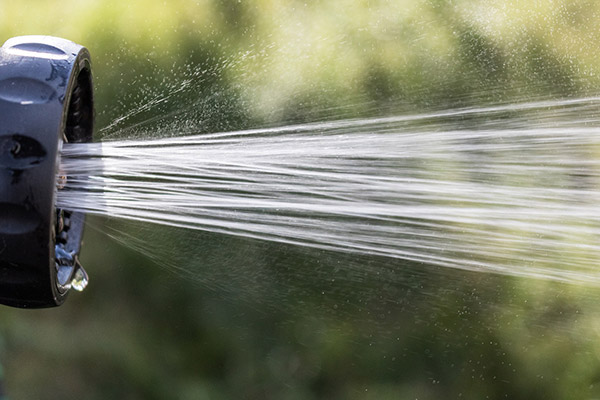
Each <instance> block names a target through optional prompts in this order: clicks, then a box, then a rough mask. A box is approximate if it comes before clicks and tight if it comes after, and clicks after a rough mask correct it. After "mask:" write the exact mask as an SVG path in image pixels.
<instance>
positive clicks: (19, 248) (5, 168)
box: [0, 36, 94, 308]
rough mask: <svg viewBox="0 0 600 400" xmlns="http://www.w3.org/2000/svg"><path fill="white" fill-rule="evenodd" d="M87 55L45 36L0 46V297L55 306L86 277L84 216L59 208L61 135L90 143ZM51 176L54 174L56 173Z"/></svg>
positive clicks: (0, 300)
mask: <svg viewBox="0 0 600 400" xmlns="http://www.w3.org/2000/svg"><path fill="white" fill-rule="evenodd" d="M93 124H94V109H93V86H92V74H91V63H90V55H89V52H88V51H87V49H86V48H84V47H82V46H80V45H77V44H75V43H73V42H70V41H68V40H64V39H59V38H55V37H50V36H22V37H16V38H13V39H10V40H8V41H7V42H6V43H4V45H3V46H2V47H1V48H0V304H5V305H9V306H14V307H23V308H41V307H52V306H57V305H60V304H62V303H63V302H64V300H65V298H66V296H67V294H68V292H69V291H70V289H71V288H73V289H76V290H82V289H83V288H84V287H85V286H86V285H87V282H88V277H87V274H86V272H85V271H84V270H83V268H82V267H81V264H80V263H79V259H78V256H79V250H80V247H81V238H82V234H83V227H84V218H85V217H84V215H83V214H81V213H76V212H70V211H68V210H61V209H57V208H56V206H55V198H56V191H57V190H61V189H60V187H61V186H64V179H68V176H67V175H65V173H64V172H63V171H61V170H60V151H61V148H62V144H63V143H64V142H75V143H81V142H89V141H91V140H92V134H93ZM57 176H58V177H59V178H58V179H57ZM61 179H62V184H61Z"/></svg>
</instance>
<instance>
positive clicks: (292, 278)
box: [0, 0, 600, 399]
mask: <svg viewBox="0 0 600 400" xmlns="http://www.w3.org/2000/svg"><path fill="white" fill-rule="evenodd" d="M0 5H1V7H0V33H1V37H3V38H4V39H8V38H10V37H12V36H17V35H25V34H47V35H54V36H61V37H65V38H69V39H71V40H73V41H76V42H78V43H81V44H84V45H86V46H87V47H88V48H89V49H90V52H91V54H92V57H93V61H94V65H93V72H94V83H95V90H96V111H97V124H98V128H99V130H98V134H97V137H98V138H99V139H100V138H104V139H114V138H128V137H156V136H167V135H183V134H190V133H199V132H211V131H217V130H219V131H220V130H234V129H243V128H248V127H263V126H274V125H282V124H289V123H297V122H304V121H320V120H326V119H338V118H358V117H363V116H382V115H396V114H404V113H414V112H423V111H426V110H432V109H445V108H448V107H453V108H454V107H463V106H473V105H484V104H497V103H507V102H521V101H532V100H536V99H554V98H565V97H579V96H589V95H594V94H596V93H598V91H599V88H600V58H599V55H598V54H599V52H598V48H600V27H599V24H598V23H597V21H600V3H598V2H596V1H592V0H574V1H567V0H508V1H504V0H497V1H483V0H482V1H476V0H454V1H452V0H396V1H384V0H381V1H369V0H334V1H309V2H304V1H295V0H287V1H285V0H254V1H250V0H242V1H219V0H203V1H188V0H173V1H169V2H166V1H164V2H163V1H149V0H144V1H142V0H133V1H116V0H114V1H100V0H86V1H81V0H79V1H75V0H65V1H61V2H58V1H46V0H32V1H28V2H23V1H6V0H0ZM534 251H535V250H534ZM515 262H519V260H515ZM83 264H84V265H85V266H86V269H87V270H88V272H89V273H90V275H91V283H90V286H89V287H88V289H87V290H86V291H85V292H84V293H82V294H75V295H72V296H71V298H70V299H69V300H68V301H67V302H66V303H65V304H64V305H63V306H62V307H60V308H57V309H49V310H37V311H30V310H14V309H9V308H5V307H4V308H1V309H0V327H1V328H0V329H1V330H0V338H1V341H0V351H1V352H0V361H1V363H2V366H3V370H4V375H3V376H4V381H5V385H6V388H7V392H8V394H9V397H10V398H11V399H56V398H59V397H60V398H64V399H107V398H119V399H121V398H122V399H167V398H168V399H204V398H206V399H230V398H231V399H237V398H247V399H317V398H320V399H405V398H406V399H413V398H414V399H416V398H418V399H440V398H467V399H480V398H492V399H494V398H510V399H565V398H570V399H577V398H599V397H600V312H599V311H598V310H599V308H600V307H599V304H600V303H599V301H598V300H599V297H600V296H599V295H600V289H599V288H596V287H586V286H576V285H568V284H559V283H553V282H547V281H541V280H535V279H525V278H513V277H503V276H495V275H486V274H481V273H469V272H464V271H458V270H443V269H440V268H438V267H432V266H427V265H415V264H411V263H408V262H400V261H398V260H387V259H382V258H377V257H358V256H355V255H347V254H337V253H328V252H323V251H316V250H307V249H300V248H294V247H291V246H290V247H288V246H283V245H274V244H270V243H265V242H260V241H252V240H243V239H239V238H232V237H227V236H221V235H215V234H208V233H207V234H203V233H198V232H188V231H185V230H177V229H167V228H164V227H157V226H151V225H144V224H133V223H127V222H123V221H117V220H112V219H100V218H90V220H89V227H88V229H87V231H86V236H85V247H84V252H83Z"/></svg>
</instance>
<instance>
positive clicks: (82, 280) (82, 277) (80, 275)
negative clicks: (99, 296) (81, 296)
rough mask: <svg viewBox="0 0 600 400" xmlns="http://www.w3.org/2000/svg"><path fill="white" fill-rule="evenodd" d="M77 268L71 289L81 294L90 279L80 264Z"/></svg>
mask: <svg viewBox="0 0 600 400" xmlns="http://www.w3.org/2000/svg"><path fill="white" fill-rule="evenodd" d="M77 266H78V268H77V270H76V271H75V274H74V275H73V280H72V281H71V287H72V288H73V289H75V290H77V291H78V292H81V291H82V290H83V289H85V288H86V286H87V285H88V282H89V278H88V274H87V272H85V270H84V269H83V267H82V266H81V265H79V264H78V265H77Z"/></svg>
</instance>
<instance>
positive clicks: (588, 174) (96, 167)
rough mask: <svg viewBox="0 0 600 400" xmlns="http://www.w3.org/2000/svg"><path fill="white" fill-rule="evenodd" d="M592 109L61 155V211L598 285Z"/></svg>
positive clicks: (502, 108) (283, 130)
mask: <svg viewBox="0 0 600 400" xmlns="http://www.w3.org/2000/svg"><path fill="white" fill-rule="evenodd" d="M599 106H600V99H599V98H583V99H568V100H558V101H554V100H553V101H542V102H535V103H526V104H510V105H498V106H492V107H486V108H469V109H460V110H442V111H439V112H435V113H428V114H417V115H404V116H397V117H385V118H370V119H351V120H340V121H330V122H323V123H314V124H305V125H292V126H284V127H277V128H269V129H254V130H246V131H236V132H220V133H212V134H198V135H191V136H182V137H178V136H172V137H164V138H162V139H153V140H111V141H106V142H102V143H93V144H65V145H64V147H63V151H62V170H63V171H64V172H65V173H66V174H67V175H68V180H67V183H66V185H65V187H64V188H63V189H62V190H59V191H58V196H57V205H58V206H59V207H62V208H66V209H71V210H77V211H83V212H86V213H88V214H98V215H103V216H108V217H113V218H123V219H129V220H136V221H143V222H149V223H156V224H162V225H168V226H173V227H180V228H186V229H192V230H202V231H209V232H219V233H226V234H231V235H237V236H242V237H248V238H256V239H261V240H268V241H275V242H280V243H287V244H294V245H299V246H308V247H313V248H318V249H324V250H334V251H342V252H353V253H359V254H367V255H368V254H372V255H378V256H383V257H390V258H397V259H404V260H410V261H412V262H416V263H423V264H428V265H437V266H442V267H449V268H459V269H466V270H477V271H485V272H494V273H501V274H508V275H514V276H529V277H538V278H546V279H553V280H559V281H566V282H585V283H588V284H590V283H591V284H598V283H600V270H599V269H598V264H599V261H600V240H599V239H600V157H599V155H600V124H598V122H597V121H596V116H595V115H596V112H597V110H598V109H599V108H598V107H599Z"/></svg>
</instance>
